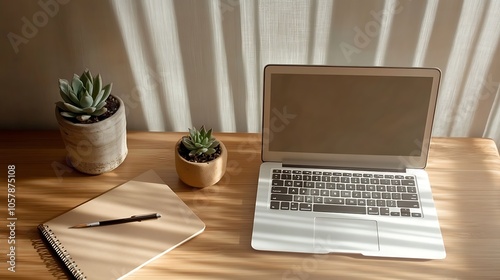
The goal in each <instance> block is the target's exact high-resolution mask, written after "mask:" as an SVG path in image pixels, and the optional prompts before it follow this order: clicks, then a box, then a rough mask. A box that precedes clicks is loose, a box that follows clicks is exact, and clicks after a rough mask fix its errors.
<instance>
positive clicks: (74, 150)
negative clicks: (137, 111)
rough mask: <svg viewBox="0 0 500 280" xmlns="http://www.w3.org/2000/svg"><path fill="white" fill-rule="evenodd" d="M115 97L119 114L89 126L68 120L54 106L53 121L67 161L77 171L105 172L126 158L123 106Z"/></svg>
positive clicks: (116, 113)
mask: <svg viewBox="0 0 500 280" xmlns="http://www.w3.org/2000/svg"><path fill="white" fill-rule="evenodd" d="M113 96H114V95H113ZM114 97H115V98H116V99H118V101H119V102H120V107H119V108H118V111H116V112H115V113H114V114H113V115H112V116H111V117H109V118H107V119H105V120H103V121H100V122H96V123H92V124H78V123H73V122H71V121H68V120H66V119H65V118H64V117H62V116H61V115H60V114H59V109H58V108H57V107H56V119H57V122H58V123H59V131H60V132H61V136H62V139H63V141H64V145H65V146H66V150H67V151H68V160H69V162H70V164H71V165H72V166H73V167H74V168H75V169H77V170H78V171H80V172H83V173H87V174H101V173H105V172H108V171H111V170H113V169H115V168H116V167H118V166H119V165H120V164H121V163H122V162H123V161H124V160H125V158H126V157H127V153H128V149H127V130H126V126H127V124H126V118H125V105H124V104H123V101H122V100H121V99H120V98H119V97H117V96H114Z"/></svg>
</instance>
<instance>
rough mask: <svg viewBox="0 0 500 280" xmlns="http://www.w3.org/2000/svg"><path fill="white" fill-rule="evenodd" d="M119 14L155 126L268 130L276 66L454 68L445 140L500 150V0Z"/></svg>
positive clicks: (237, 5) (209, 0)
mask: <svg viewBox="0 0 500 280" xmlns="http://www.w3.org/2000/svg"><path fill="white" fill-rule="evenodd" d="M112 6H113V10H114V13H115V16H116V18H117V23H118V25H119V29H120V32H121V36H122V38H123V42H124V48H125V49H126V53H127V55H128V59H129V62H130V65H131V68H132V69H131V71H132V73H133V76H134V82H135V84H136V88H137V90H136V91H135V94H137V96H138V99H139V100H140V106H142V114H144V119H145V122H146V123H145V124H144V125H145V128H146V129H148V130H158V131H163V130H174V131H179V130H181V131H184V130H186V128H187V127H189V126H192V125H196V126H199V125H201V124H204V125H206V126H210V127H213V128H214V129H215V130H217V131H241V132H258V131H260V118H261V102H262V96H261V95H262V70H263V67H264V66H265V65H266V64H269V63H291V64H307V63H308V64H321V65H382V66H384V65H385V66H419V67H438V68H440V69H441V70H442V72H443V77H442V83H441V93H440V96H439V101H438V107H437V111H436V119H435V126H434V132H433V133H434V135H435V136H474V137H492V138H494V139H495V140H496V141H497V143H500V129H499V124H500V116H499V114H500V112H499V106H500V101H499V100H500V97H498V95H499V90H498V88H499V83H498V81H500V61H499V58H500V50H499V49H500V48H499V40H500V39H499V37H500V16H499V15H500V1H493V0H492V1H488V0H464V1H437V0H428V1H410V0H408V1H404V0H377V1H364V0H336V1H333V0H332V1H330V0H279V1H277V0H255V1H237V0H206V1H195V0H166V1H155V0H148V1H131V0H128V1H121V0H120V1H118V0H113V1H112ZM134 113H139V112H132V114H134ZM137 128H139V129H141V128H142V127H137Z"/></svg>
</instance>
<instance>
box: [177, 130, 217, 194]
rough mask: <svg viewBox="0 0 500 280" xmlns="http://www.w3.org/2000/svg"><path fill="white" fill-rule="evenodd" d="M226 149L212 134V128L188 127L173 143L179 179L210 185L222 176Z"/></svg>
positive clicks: (194, 184)
mask: <svg viewBox="0 0 500 280" xmlns="http://www.w3.org/2000/svg"><path fill="white" fill-rule="evenodd" d="M226 164H227V149H226V147H225V146H224V144H223V143H222V142H221V141H218V140H217V139H216V138H215V137H213V136H212V129H210V130H208V131H207V130H205V127H204V126H202V127H201V128H200V129H199V130H197V129H196V127H195V128H193V129H189V135H187V136H183V137H182V138H181V139H180V140H179V141H178V142H177V143H176V145H175V168H176V170H177V174H178V175H179V178H180V179H181V181H183V182H184V183H186V184H187V185H189V186H192V187H197V188H204V187H208V186H212V185H214V184H215V183H217V182H219V180H220V179H221V178H222V176H224V173H225V172H226Z"/></svg>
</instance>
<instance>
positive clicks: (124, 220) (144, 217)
mask: <svg viewBox="0 0 500 280" xmlns="http://www.w3.org/2000/svg"><path fill="white" fill-rule="evenodd" d="M160 217H161V215H160V214H158V213H152V214H146V215H134V216H132V217H129V218H122V219H114V220H106V221H99V222H92V223H88V224H78V225H74V226H72V227H70V228H86V227H97V226H108V225H116V224H123V223H130V222H140V221H144V220H151V219H158V218H160Z"/></svg>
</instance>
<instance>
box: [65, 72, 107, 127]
mask: <svg viewBox="0 0 500 280" xmlns="http://www.w3.org/2000/svg"><path fill="white" fill-rule="evenodd" d="M112 86H113V84H112V83H111V84H108V85H106V86H104V87H103V86H102V78H101V75H100V74H97V76H95V77H92V74H91V73H90V71H89V70H85V71H84V72H83V74H82V75H81V76H78V75H77V74H74V75H73V79H72V80H71V83H70V82H69V81H68V80H65V79H59V93H60V95H61V98H62V99H63V101H59V102H57V103H56V105H57V107H58V108H59V109H60V114H61V116H63V117H66V118H76V119H77V120H79V121H80V122H83V121H86V120H88V119H89V118H90V117H91V116H100V115H102V114H104V113H105V112H106V111H107V109H106V107H104V106H105V105H106V99H108V97H109V95H110V93H111V88H112Z"/></svg>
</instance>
